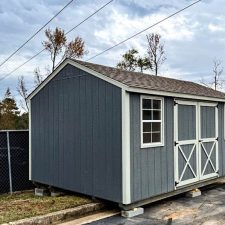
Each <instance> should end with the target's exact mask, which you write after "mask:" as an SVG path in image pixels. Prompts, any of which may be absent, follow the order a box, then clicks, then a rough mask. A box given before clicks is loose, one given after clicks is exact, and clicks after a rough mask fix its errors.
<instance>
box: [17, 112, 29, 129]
mask: <svg viewBox="0 0 225 225" xmlns="http://www.w3.org/2000/svg"><path fill="white" fill-rule="evenodd" d="M28 128H29V113H28V112H25V113H22V114H21V115H20V116H19V117H18V119H17V123H16V129H22V130H23V129H28Z"/></svg>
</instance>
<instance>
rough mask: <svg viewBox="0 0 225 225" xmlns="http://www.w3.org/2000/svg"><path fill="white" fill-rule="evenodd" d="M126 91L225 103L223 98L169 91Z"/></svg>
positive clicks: (130, 88)
mask: <svg viewBox="0 0 225 225" xmlns="http://www.w3.org/2000/svg"><path fill="white" fill-rule="evenodd" d="M126 90H127V91H129V92H135V93H140V94H149V95H157V96H168V97H175V98H186V99H193V100H204V101H213V102H225V99H223V98H214V97H205V96H197V95H190V94H183V93H174V92H167V91H156V90H149V89H143V88H134V87H129V88H127V89H126Z"/></svg>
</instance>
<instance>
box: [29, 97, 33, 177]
mask: <svg viewBox="0 0 225 225" xmlns="http://www.w3.org/2000/svg"><path fill="white" fill-rule="evenodd" d="M31 163H32V161H31V100H29V180H31Z"/></svg>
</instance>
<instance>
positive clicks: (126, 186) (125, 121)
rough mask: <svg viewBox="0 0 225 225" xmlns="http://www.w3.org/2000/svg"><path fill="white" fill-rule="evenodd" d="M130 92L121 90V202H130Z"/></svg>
mask: <svg viewBox="0 0 225 225" xmlns="http://www.w3.org/2000/svg"><path fill="white" fill-rule="evenodd" d="M130 163H131V162H130V94H129V93H127V92H126V91H125V90H122V202H123V204H126V205H127V204H130V203H131V183H130Z"/></svg>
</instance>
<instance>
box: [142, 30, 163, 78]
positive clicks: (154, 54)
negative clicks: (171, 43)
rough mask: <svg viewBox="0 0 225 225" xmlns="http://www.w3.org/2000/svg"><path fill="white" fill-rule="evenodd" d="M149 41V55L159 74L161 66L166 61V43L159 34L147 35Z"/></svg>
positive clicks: (153, 66)
mask: <svg viewBox="0 0 225 225" xmlns="http://www.w3.org/2000/svg"><path fill="white" fill-rule="evenodd" d="M146 37H147V41H148V55H149V60H150V62H151V64H152V70H153V71H154V72H155V75H156V76H157V75H158V71H159V68H160V66H161V65H162V64H163V63H164V62H165V60H166V56H165V50H164V44H163V43H161V41H160V39H161V36H160V35H159V34H149V35H147V36H146Z"/></svg>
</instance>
